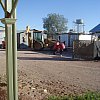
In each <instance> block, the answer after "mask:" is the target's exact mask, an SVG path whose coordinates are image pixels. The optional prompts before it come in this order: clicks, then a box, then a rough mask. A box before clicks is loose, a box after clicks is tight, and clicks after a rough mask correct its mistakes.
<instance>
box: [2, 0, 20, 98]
mask: <svg viewBox="0 0 100 100" xmlns="http://www.w3.org/2000/svg"><path fill="white" fill-rule="evenodd" d="M15 1H18V0H5V10H6V12H5V18H3V19H1V22H2V23H3V24H5V37H6V74H7V100H18V87H17V34H16V24H15V21H16V19H15V18H16V10H15V5H16V3H15ZM12 8H13V9H12ZM11 11H12V12H13V13H12V15H11V13H10V12H11ZM8 14H10V16H9V15H8Z"/></svg>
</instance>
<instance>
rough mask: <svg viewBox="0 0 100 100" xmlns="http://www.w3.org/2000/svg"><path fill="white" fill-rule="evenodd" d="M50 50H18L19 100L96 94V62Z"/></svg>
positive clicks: (2, 79) (99, 65) (0, 62)
mask: <svg viewBox="0 0 100 100" xmlns="http://www.w3.org/2000/svg"><path fill="white" fill-rule="evenodd" d="M68 57H69V54H68V52H67V53H66V51H65V52H64V54H63V56H62V57H60V56H55V55H52V53H51V51H42V52H35V51H18V91H19V92H18V94H19V100H45V99H46V98H47V97H48V96H50V95H60V96H62V95H75V94H81V93H84V92H86V91H88V90H90V91H100V61H88V60H87V61H84V60H72V59H70V58H68ZM5 58H6V55H5V51H4V50H0V100H6V91H5V90H6V85H7V84H6V60H5Z"/></svg>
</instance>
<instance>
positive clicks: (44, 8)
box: [0, 0, 100, 31]
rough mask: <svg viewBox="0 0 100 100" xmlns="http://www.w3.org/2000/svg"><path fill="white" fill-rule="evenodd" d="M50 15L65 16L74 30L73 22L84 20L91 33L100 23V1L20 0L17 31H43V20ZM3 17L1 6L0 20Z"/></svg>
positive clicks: (86, 29) (69, 27)
mask: <svg viewBox="0 0 100 100" xmlns="http://www.w3.org/2000/svg"><path fill="white" fill-rule="evenodd" d="M50 13H57V14H58V13H59V14H60V15H64V17H65V18H66V19H68V29H71V28H73V26H74V24H73V21H75V20H76V19H83V20H84V24H85V31H89V30H91V29H92V28H93V27H94V26H96V25H97V24H99V23H100V0H19V2H18V6H17V29H25V28H26V26H27V25H29V26H30V28H32V29H33V28H35V29H39V30H43V20H42V18H45V17H47V14H50ZM3 17H4V14H3V10H2V8H1V6H0V19H1V18H3ZM0 25H2V24H1V23H0Z"/></svg>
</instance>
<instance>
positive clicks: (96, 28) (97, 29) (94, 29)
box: [89, 24, 100, 33]
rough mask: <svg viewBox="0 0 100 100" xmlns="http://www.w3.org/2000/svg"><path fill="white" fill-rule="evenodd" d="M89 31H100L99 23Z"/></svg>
mask: <svg viewBox="0 0 100 100" xmlns="http://www.w3.org/2000/svg"><path fill="white" fill-rule="evenodd" d="M89 32H92V33H98V32H100V24H98V25H97V26H95V27H94V28H93V29H91V30H90V31H89Z"/></svg>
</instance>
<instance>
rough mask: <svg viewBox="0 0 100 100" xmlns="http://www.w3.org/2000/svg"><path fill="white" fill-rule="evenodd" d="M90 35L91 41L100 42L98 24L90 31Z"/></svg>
mask: <svg viewBox="0 0 100 100" xmlns="http://www.w3.org/2000/svg"><path fill="white" fill-rule="evenodd" d="M89 32H90V34H91V35H92V39H93V40H95V41H96V40H98V39H99V40H100V24H98V25H97V26H95V27H94V28H93V29H91V30H90V31H89Z"/></svg>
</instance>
